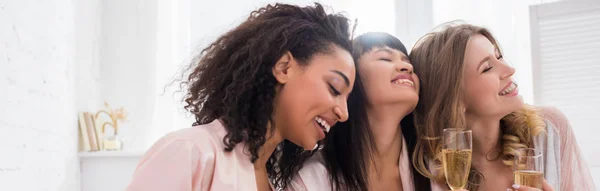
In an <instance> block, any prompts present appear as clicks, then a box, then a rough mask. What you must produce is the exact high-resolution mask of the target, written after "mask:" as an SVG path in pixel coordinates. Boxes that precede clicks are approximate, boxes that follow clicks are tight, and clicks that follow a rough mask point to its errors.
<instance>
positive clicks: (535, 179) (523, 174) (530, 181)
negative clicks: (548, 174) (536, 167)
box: [515, 170, 544, 189]
mask: <svg viewBox="0 0 600 191" xmlns="http://www.w3.org/2000/svg"><path fill="white" fill-rule="evenodd" d="M543 181H544V173H542V172H540V171H532V170H518V171H515V184H519V185H524V186H529V187H533V188H538V189H542V182H543Z"/></svg>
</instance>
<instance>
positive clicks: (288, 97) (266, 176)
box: [127, 4, 355, 191]
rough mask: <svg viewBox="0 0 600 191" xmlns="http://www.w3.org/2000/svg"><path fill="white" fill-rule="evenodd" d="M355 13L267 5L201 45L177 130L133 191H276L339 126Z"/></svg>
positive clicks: (150, 157) (146, 161)
mask: <svg viewBox="0 0 600 191" xmlns="http://www.w3.org/2000/svg"><path fill="white" fill-rule="evenodd" d="M350 51H351V43H350V35H349V29H348V19H346V18H345V17H343V16H340V15H337V14H327V13H326V12H325V11H324V9H323V7H322V6H321V5H320V4H315V5H314V6H307V7H299V6H294V5H287V4H275V5H274V6H273V5H268V6H266V7H263V8H260V9H258V10H257V11H254V12H252V13H251V15H250V17H249V18H248V19H247V20H246V21H245V22H243V23H242V24H240V25H239V26H237V27H236V28H234V29H233V30H231V31H229V32H227V33H226V34H224V35H223V36H221V37H219V38H218V39H217V40H216V41H215V42H213V43H212V44H211V45H210V46H208V47H207V48H206V49H204V50H203V51H202V53H201V54H200V55H199V57H198V59H197V61H196V62H194V63H193V64H192V66H190V69H191V74H190V75H189V76H188V78H187V80H186V81H184V82H183V83H184V84H186V85H187V87H188V89H187V94H186V97H185V102H186V106H185V108H186V109H187V110H189V111H190V112H191V113H192V114H194V116H195V119H196V122H195V123H194V124H193V125H194V127H191V128H187V129H183V130H179V131H176V132H172V133H170V134H168V135H166V136H164V137H163V138H161V139H160V140H159V141H158V142H156V143H155V144H154V145H153V146H152V148H151V149H150V150H149V151H148V152H147V153H146V154H145V156H144V157H143V158H142V160H141V161H140V163H139V165H138V167H137V169H136V171H135V173H134V175H133V179H132V181H131V183H130V185H129V187H128V188H127V190H130V191H133V190H144V191H152V190H178V191H192V190H194V191H196V190H261V191H262V190H271V189H274V187H279V186H281V185H284V184H286V182H284V181H282V180H288V179H289V178H287V177H290V176H292V175H293V174H294V173H296V172H297V170H298V169H299V165H297V164H298V162H297V161H299V160H301V159H302V157H299V156H301V154H302V153H303V152H304V151H305V150H312V149H314V148H316V147H317V145H318V144H317V143H318V142H319V141H320V140H321V139H323V138H324V137H325V134H327V132H328V131H329V128H330V127H331V126H333V125H334V124H335V123H336V122H341V121H346V120H347V119H348V112H347V107H346V98H347V96H348V94H349V93H350V91H351V90H352V85H353V83H354V77H355V68H354V61H353V60H352V56H351V54H350Z"/></svg>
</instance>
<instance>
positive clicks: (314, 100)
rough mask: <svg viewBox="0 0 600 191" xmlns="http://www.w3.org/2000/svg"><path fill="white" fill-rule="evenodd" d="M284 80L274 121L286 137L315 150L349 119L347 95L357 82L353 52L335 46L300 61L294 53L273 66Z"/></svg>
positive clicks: (277, 98) (301, 145) (276, 75)
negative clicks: (304, 62) (332, 131)
mask: <svg viewBox="0 0 600 191" xmlns="http://www.w3.org/2000/svg"><path fill="white" fill-rule="evenodd" d="M273 74H274V76H275V78H276V79H277V81H278V82H279V83H280V86H279V87H278V90H277V91H278V93H277V94H276V98H275V114H274V121H275V123H276V130H277V131H279V132H280V135H281V136H282V138H283V139H287V140H289V141H291V142H293V143H294V144H296V145H298V146H300V147H302V148H304V149H306V150H312V149H313V148H314V147H315V145H316V144H317V142H318V141H320V140H321V139H323V138H325V132H327V131H329V128H330V127H332V126H333V125H334V124H335V123H337V122H343V121H346V120H347V119H348V109H347V105H346V102H347V97H348V95H349V93H350V92H351V91H352V85H353V84H354V78H355V68H354V61H353V60H352V56H351V55H350V53H349V52H348V51H346V50H344V49H341V48H339V47H337V46H332V47H331V51H328V53H326V54H316V55H314V56H313V57H312V58H311V59H310V60H309V61H308V63H307V64H300V63H298V62H297V61H296V60H295V59H294V58H293V55H291V54H290V53H288V54H286V55H284V56H283V57H282V58H281V59H280V60H279V62H278V63H277V64H276V65H275V67H274V68H273Z"/></svg>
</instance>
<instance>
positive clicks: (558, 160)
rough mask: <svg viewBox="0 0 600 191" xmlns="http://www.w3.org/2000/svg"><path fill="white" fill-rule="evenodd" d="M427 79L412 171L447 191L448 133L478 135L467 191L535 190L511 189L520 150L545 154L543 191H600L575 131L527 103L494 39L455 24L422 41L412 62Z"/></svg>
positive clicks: (417, 122) (559, 116)
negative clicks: (443, 152)
mask: <svg viewBox="0 0 600 191" xmlns="http://www.w3.org/2000/svg"><path fill="white" fill-rule="evenodd" d="M410 59H411V62H412V63H413V65H414V67H415V72H416V73H417V75H418V76H419V77H420V78H421V92H420V94H419V98H420V100H419V103H418V104H417V107H416V109H415V112H414V114H415V117H416V120H415V125H416V127H417V135H418V137H419V140H418V141H417V146H416V148H415V152H414V155H413V157H414V160H413V161H414V163H415V164H414V165H415V167H416V168H417V169H418V170H419V172H420V173H422V174H423V175H425V176H427V177H430V178H431V179H432V183H433V184H432V185H433V186H432V188H433V190H448V188H447V187H446V184H445V182H446V181H445V179H446V177H445V175H444V173H443V171H441V167H440V165H439V164H440V161H441V158H442V157H441V148H442V145H441V144H442V141H441V136H442V132H443V129H444V128H451V127H454V128H466V129H470V130H471V131H472V136H473V155H472V167H471V173H470V174H469V181H468V183H467V189H468V190H472V191H476V190H486V191H487V190H502V191H505V190H507V188H511V187H512V188H514V189H517V190H534V189H533V188H529V187H526V186H521V185H513V168H512V165H513V159H514V157H515V154H517V152H516V150H517V149H519V148H536V149H539V150H540V151H542V152H543V158H544V161H545V162H544V164H545V166H544V178H545V181H544V183H543V189H544V190H545V191H549V190H554V189H556V190H563V191H566V190H582V191H583V190H585V191H588V190H595V188H594V183H593V182H592V180H591V176H590V174H589V170H588V168H587V167H586V164H585V162H584V161H583V159H582V156H581V154H580V152H579V148H578V146H577V142H576V141H575V135H574V134H573V130H572V129H571V127H570V126H569V123H568V121H567V119H566V118H565V116H564V115H563V114H562V113H561V112H560V111H559V110H557V109H555V108H546V107H544V108H542V107H535V106H531V105H526V104H524V103H523V100H522V98H521V96H519V90H518V86H517V84H516V82H515V81H514V80H513V78H512V76H513V74H514V73H515V69H514V68H512V67H511V66H510V65H509V64H508V63H507V61H506V60H505V59H504V57H503V55H502V51H501V50H500V47H499V45H498V43H497V41H496V39H495V38H494V37H493V36H492V34H491V33H490V32H489V31H488V30H487V29H485V28H482V27H478V26H473V25H469V24H459V25H456V24H450V25H446V26H445V28H443V30H440V31H437V32H432V33H429V34H427V35H425V36H424V37H423V38H421V39H420V40H419V41H418V42H417V44H416V45H415V47H414V48H413V50H412V52H411V55H410Z"/></svg>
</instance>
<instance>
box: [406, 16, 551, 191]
mask: <svg viewBox="0 0 600 191" xmlns="http://www.w3.org/2000/svg"><path fill="white" fill-rule="evenodd" d="M475 34H481V35H483V36H485V37H486V38H487V39H488V40H490V42H492V44H494V46H496V48H498V50H500V48H499V46H498V43H497V42H496V40H495V38H494V37H493V36H492V34H491V33H490V32H489V31H488V30H487V29H485V28H482V27H478V26H473V25H470V24H458V25H456V24H446V25H444V28H443V29H442V30H439V31H437V32H431V33H429V34H427V35H425V36H424V37H422V38H421V39H420V40H419V41H418V42H417V44H416V45H415V46H414V47H413V49H412V51H411V53H410V60H411V62H412V64H413V66H414V70H415V72H416V74H417V75H418V76H419V78H420V80H421V91H420V95H419V103H418V104H417V107H416V109H415V111H414V115H415V126H416V128H417V136H418V140H417V145H416V148H415V152H414V154H413V156H412V157H413V165H414V166H415V168H416V169H417V171H418V172H419V173H421V174H423V175H424V176H426V177H428V178H432V179H435V180H436V181H440V182H443V181H445V175H444V173H435V172H436V171H437V170H439V169H440V167H439V165H437V164H439V162H440V161H441V147H442V145H441V134H442V131H443V129H444V128H449V127H459V128H464V127H466V125H467V124H466V120H465V107H464V105H463V103H462V97H463V92H462V86H463V84H462V83H461V82H462V78H463V75H464V72H463V71H464V57H465V49H466V46H467V43H468V42H469V39H470V38H471V37H472V36H473V35H475ZM500 127H501V137H500V138H499V139H500V142H501V144H502V151H501V153H499V156H498V157H499V158H500V159H501V160H502V161H503V162H504V163H505V164H506V165H509V166H510V165H512V160H513V157H514V156H515V154H516V149H518V148H524V147H533V140H532V137H533V136H535V135H538V134H539V133H541V132H544V129H545V123H544V121H543V118H542V117H541V115H540V114H539V112H538V111H537V110H536V109H535V108H533V107H532V106H528V105H525V106H524V107H523V108H522V109H520V110H518V111H515V112H512V113H511V114H509V115H507V116H505V117H504V118H502V120H501V121H500ZM431 162H433V163H434V165H432V166H431V167H433V166H436V167H435V169H429V168H428V167H429V166H428V163H431ZM471 169H472V170H471V173H470V174H469V183H468V185H467V188H469V189H470V190H477V189H478V184H479V183H480V182H481V179H482V178H484V177H483V176H482V175H481V173H479V171H478V170H477V169H475V168H474V167H471ZM434 170H436V171H434Z"/></svg>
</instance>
